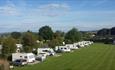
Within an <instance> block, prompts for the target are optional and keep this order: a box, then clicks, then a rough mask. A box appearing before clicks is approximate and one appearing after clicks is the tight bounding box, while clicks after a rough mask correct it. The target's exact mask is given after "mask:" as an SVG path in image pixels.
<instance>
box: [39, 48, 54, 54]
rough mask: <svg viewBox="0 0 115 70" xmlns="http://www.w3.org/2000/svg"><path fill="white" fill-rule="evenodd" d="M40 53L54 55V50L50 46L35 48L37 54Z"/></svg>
mask: <svg viewBox="0 0 115 70" xmlns="http://www.w3.org/2000/svg"><path fill="white" fill-rule="evenodd" d="M41 53H45V54H46V55H48V56H50V55H55V52H54V50H53V49H52V48H38V49H37V55H39V54H41Z"/></svg>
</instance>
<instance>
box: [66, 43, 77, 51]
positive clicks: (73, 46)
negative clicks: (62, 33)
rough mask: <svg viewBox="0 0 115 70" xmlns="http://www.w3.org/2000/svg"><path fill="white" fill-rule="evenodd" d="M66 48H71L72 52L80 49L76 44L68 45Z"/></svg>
mask: <svg viewBox="0 0 115 70" xmlns="http://www.w3.org/2000/svg"><path fill="white" fill-rule="evenodd" d="M66 47H68V48H70V49H71V50H75V49H79V48H78V46H76V45H74V44H66Z"/></svg>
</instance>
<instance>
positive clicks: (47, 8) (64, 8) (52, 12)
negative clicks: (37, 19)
mask: <svg viewBox="0 0 115 70" xmlns="http://www.w3.org/2000/svg"><path fill="white" fill-rule="evenodd" d="M69 9H70V6H69V5H67V4H55V3H54V4H53V3H52V4H47V5H41V6H39V7H38V8H37V9H36V11H37V13H39V14H41V15H45V16H51V17H54V16H61V15H65V14H66V13H67V12H68V11H69Z"/></svg>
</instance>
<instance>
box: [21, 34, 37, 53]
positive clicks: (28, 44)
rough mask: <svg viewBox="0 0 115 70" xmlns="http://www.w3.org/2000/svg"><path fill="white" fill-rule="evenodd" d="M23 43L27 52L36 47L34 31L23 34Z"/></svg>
mask: <svg viewBox="0 0 115 70" xmlns="http://www.w3.org/2000/svg"><path fill="white" fill-rule="evenodd" d="M22 39H23V42H22V43H23V45H24V51H25V52H31V51H32V49H33V48H34V45H36V40H37V39H36V37H35V35H34V34H33V33H32V32H26V33H25V34H24V36H23V38H22Z"/></svg>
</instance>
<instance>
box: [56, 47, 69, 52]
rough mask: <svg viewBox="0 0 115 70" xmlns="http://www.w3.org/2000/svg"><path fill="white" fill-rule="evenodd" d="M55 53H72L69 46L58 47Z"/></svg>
mask: <svg viewBox="0 0 115 70" xmlns="http://www.w3.org/2000/svg"><path fill="white" fill-rule="evenodd" d="M55 51H56V52H70V51H71V49H70V48H69V47H67V46H56V47H55Z"/></svg>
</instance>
